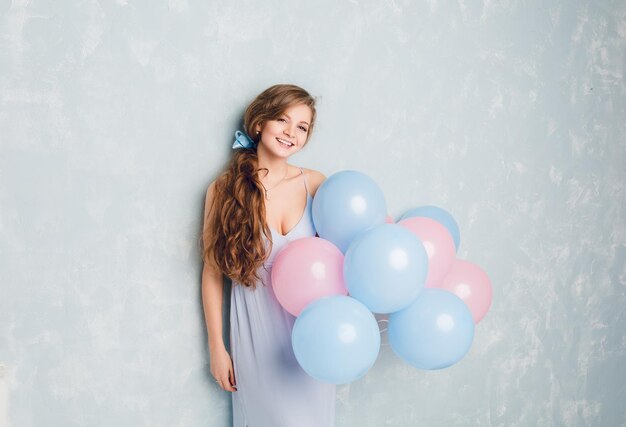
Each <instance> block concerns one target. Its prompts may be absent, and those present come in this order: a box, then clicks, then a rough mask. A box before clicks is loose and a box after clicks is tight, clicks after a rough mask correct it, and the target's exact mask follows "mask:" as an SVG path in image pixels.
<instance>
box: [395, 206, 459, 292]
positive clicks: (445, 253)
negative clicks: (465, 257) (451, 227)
mask: <svg viewBox="0 0 626 427" xmlns="http://www.w3.org/2000/svg"><path fill="white" fill-rule="evenodd" d="M398 224H399V225H401V226H403V227H405V228H408V229H409V230H411V231H412V232H413V233H415V235H417V237H419V238H420V240H421V241H422V244H423V245H424V249H426V253H427V254H428V276H426V285H425V287H426V288H434V287H436V286H437V285H438V284H439V283H440V282H441V280H443V278H444V276H445V275H446V274H448V271H450V268H451V267H452V263H453V262H454V259H455V257H456V249H455V247H454V239H453V238H452V236H451V235H450V232H449V231H448V229H447V228H446V227H445V226H444V225H442V224H441V223H440V222H438V221H435V220H434V219H432V218H426V217H411V218H405V219H403V220H401V221H399V222H398Z"/></svg>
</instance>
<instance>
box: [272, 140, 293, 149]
mask: <svg viewBox="0 0 626 427" xmlns="http://www.w3.org/2000/svg"><path fill="white" fill-rule="evenodd" d="M276 140H277V141H278V142H280V143H281V144H283V145H286V146H287V147H292V146H293V144H292V143H291V142H287V141H284V140H282V139H280V138H276Z"/></svg>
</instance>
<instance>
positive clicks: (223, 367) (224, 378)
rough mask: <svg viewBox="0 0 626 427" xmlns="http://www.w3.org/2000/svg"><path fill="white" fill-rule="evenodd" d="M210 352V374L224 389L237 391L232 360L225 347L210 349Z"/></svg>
mask: <svg viewBox="0 0 626 427" xmlns="http://www.w3.org/2000/svg"><path fill="white" fill-rule="evenodd" d="M210 353H211V362H210V363H211V375H213V377H214V378H215V381H216V382H217V385H219V386H220V387H221V388H223V389H224V390H226V391H230V392H233V391H237V383H236V381H235V370H234V369H233V361H232V359H231V358H230V354H228V352H227V351H226V348H224V347H221V348H217V349H214V350H212V351H210Z"/></svg>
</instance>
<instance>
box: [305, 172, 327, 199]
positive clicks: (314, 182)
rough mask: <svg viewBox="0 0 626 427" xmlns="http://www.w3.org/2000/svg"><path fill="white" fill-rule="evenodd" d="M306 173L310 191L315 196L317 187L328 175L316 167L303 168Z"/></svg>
mask: <svg viewBox="0 0 626 427" xmlns="http://www.w3.org/2000/svg"><path fill="white" fill-rule="evenodd" d="M302 169H303V170H304V173H305V174H306V181H307V183H308V184H309V192H310V193H311V196H315V193H316V192H317V189H318V188H319V186H320V185H321V184H322V182H324V180H325V179H326V175H324V174H323V173H322V172H320V171H317V170H315V169H307V168H302Z"/></svg>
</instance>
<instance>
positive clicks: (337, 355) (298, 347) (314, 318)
mask: <svg viewBox="0 0 626 427" xmlns="http://www.w3.org/2000/svg"><path fill="white" fill-rule="evenodd" d="M291 343H292V346H293V352H294V354H295V356H296V360H297V361H298V363H299V364H300V366H301V367H302V369H304V371H305V372H306V373H307V374H309V375H310V376H312V377H313V378H317V379H318V380H320V381H324V382H328V383H333V384H346V383H349V382H352V381H354V380H357V379H359V378H361V377H362V376H363V375H365V374H366V373H367V371H368V370H369V369H370V368H371V367H372V366H373V365H374V362H376V358H377V357H378V352H379V350H380V330H379V329H378V323H377V322H376V318H375V317H374V315H373V314H372V313H371V312H370V311H369V310H368V309H367V307H365V306H364V305H363V304H361V303H360V302H359V301H357V300H355V299H354V298H350V297H347V296H344V295H334V296H329V297H324V298H320V299H318V300H315V301H314V302H312V303H310V304H309V305H307V306H306V307H305V308H304V310H302V312H301V313H300V315H299V316H298V317H297V318H296V322H295V323H294V325H293V330H292V333H291Z"/></svg>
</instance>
